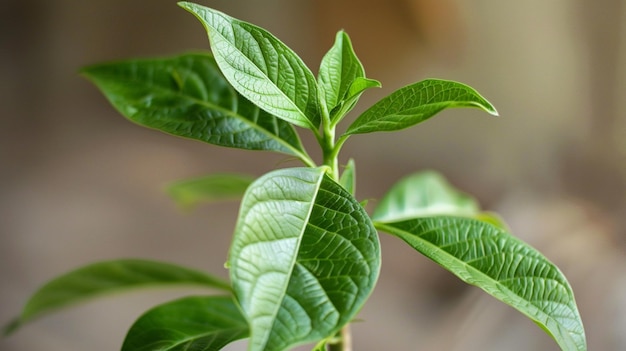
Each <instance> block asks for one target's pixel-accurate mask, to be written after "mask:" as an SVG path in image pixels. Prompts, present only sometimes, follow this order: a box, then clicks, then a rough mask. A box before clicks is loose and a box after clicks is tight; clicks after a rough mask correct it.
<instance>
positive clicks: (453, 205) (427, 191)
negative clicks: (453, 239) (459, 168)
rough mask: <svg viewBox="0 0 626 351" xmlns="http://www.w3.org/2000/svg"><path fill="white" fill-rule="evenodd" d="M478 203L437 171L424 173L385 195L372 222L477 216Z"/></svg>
mask: <svg viewBox="0 0 626 351" xmlns="http://www.w3.org/2000/svg"><path fill="white" fill-rule="evenodd" d="M479 211H480V208H479V206H478V202H477V201H476V200H475V199H474V198H472V197H471V196H469V195H467V194H465V193H462V192H460V191H458V190H456V189H455V188H454V187H452V186H451V185H450V184H449V183H448V182H447V181H446V180H445V178H444V177H443V176H441V175H440V174H439V173H437V172H434V171H422V172H417V173H414V174H411V175H409V176H406V177H404V178H403V179H401V180H400V181H398V182H397V183H395V184H394V185H393V186H392V187H391V189H390V190H389V191H388V192H387V193H386V194H385V195H384V196H383V198H382V199H381V200H380V202H379V203H378V206H376V209H375V210H374V213H373V214H372V220H374V221H378V222H395V221H400V220H404V219H409V218H417V217H427V216H434V215H454V216H468V217H475V216H478V215H479Z"/></svg>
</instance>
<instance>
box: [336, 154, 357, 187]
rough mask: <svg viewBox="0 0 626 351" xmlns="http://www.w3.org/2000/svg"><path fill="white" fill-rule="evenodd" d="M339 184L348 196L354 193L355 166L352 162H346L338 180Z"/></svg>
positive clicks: (351, 160)
mask: <svg viewBox="0 0 626 351" xmlns="http://www.w3.org/2000/svg"><path fill="white" fill-rule="evenodd" d="M339 184H341V186H342V187H343V188H344V189H346V190H347V191H348V192H349V193H350V194H352V195H354V194H355V191H356V165H355V164H354V160H353V159H350V160H348V164H347V165H346V168H345V169H344V170H343V173H342V174H341V178H339Z"/></svg>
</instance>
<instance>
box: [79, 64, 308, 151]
mask: <svg viewBox="0 0 626 351" xmlns="http://www.w3.org/2000/svg"><path fill="white" fill-rule="evenodd" d="M81 73H82V74H83V75H85V76H86V77H87V78H89V79H90V80H91V81H93V83H95V84H96V85H97V86H98V87H99V88H100V89H101V90H102V92H103V93H104V95H105V96H106V97H107V99H108V100H109V101H110V102H111V104H112V105H113V106H114V107H115V108H116V109H117V110H118V111H119V112H120V113H121V114H122V115H124V116H125V117H126V118H128V119H130V120H131V121H133V122H135V123H137V124H139V125H142V126H145V127H149V128H154V129H158V130H160V131H163V132H166V133H170V134H173V135H176V136H181V137H185V138H191V139H195V140H200V141H204V142H207V143H211V144H215V145H219V146H226V147H234V148H242V149H248V150H269V151H277V152H282V153H286V154H290V155H295V156H303V154H304V151H303V148H302V144H301V143H300V140H299V138H298V135H297V134H296V133H295V131H294V129H293V127H292V126H291V125H289V124H288V123H286V122H284V121H282V120H280V119H277V118H276V117H274V116H272V115H270V114H268V113H267V112H265V111H263V110H260V109H259V108H258V107H256V106H255V105H254V104H252V103H251V102H250V101H248V100H246V99H245V98H244V97H242V96H241V95H239V94H238V93H237V92H236V91H234V90H233V89H232V87H231V86H230V85H229V84H228V82H227V81H226V79H224V76H223V75H222V74H221V73H220V71H219V69H218V67H217V64H216V63H215V60H214V59H213V57H211V55H208V54H187V55H181V56H176V57H169V58H162V59H139V60H128V61H121V62H112V63H105V64H98V65H93V66H89V67H85V68H84V69H83V70H82V71H81Z"/></svg>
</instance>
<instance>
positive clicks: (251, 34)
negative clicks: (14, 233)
mask: <svg viewBox="0 0 626 351" xmlns="http://www.w3.org/2000/svg"><path fill="white" fill-rule="evenodd" d="M179 5H180V6H181V7H183V8H184V9H186V10H188V11H189V12H191V13H192V14H194V15H195V16H196V17H197V18H198V19H199V20H200V22H201V23H202V24H203V25H204V26H205V28H206V30H207V32H208V36H209V40H210V44H211V48H212V53H213V54H212V55H211V54H208V53H194V54H185V55H181V56H177V57H170V58H161V59H141V60H130V61H123V62H114V63H106V64H100V65H95V66H91V67H87V68H85V69H84V70H83V74H84V75H85V76H86V77H88V78H89V79H90V80H91V81H93V82H94V83H95V84H96V85H97V86H98V87H99V88H100V89H101V90H102V92H103V93H104V94H105V95H106V97H107V98H108V100H109V101H110V102H111V104H112V105H113V106H115V108H116V109H117V110H118V111H119V112H120V113H121V114H122V115H124V116H125V117H127V118H128V119H130V120H131V121H133V122H135V123H137V124H140V125H142V126H146V127H149V128H154V129H157V130H160V131H164V132H167V133H169V134H173V135H176V136H181V137H185V138H191V139H196V140H200V141H203V142H206V143H210V144H214V145H219V146H225V147H234V148H241V149H248V150H266V151H274V152H279V153H283V154H286V155H289V156H290V157H295V158H297V159H299V160H301V161H302V162H303V164H304V166H303V167H295V168H284V169H278V170H275V171H272V172H270V173H267V174H265V175H263V176H261V177H260V178H258V179H256V180H254V178H252V177H249V176H242V175H229V174H220V175H212V176H208V177H203V178H199V179H193V180H188V181H182V182H179V183H176V184H174V185H173V186H172V187H171V189H170V191H171V195H172V196H173V197H174V198H175V199H177V200H178V201H179V202H180V203H182V204H183V205H185V206H193V205H194V204H195V203H196V202H198V201H206V200H220V199H224V198H242V200H241V201H242V203H241V209H240V213H239V217H238V220H237V224H236V228H235V232H234V236H233V241H232V246H231V249H230V252H229V257H228V262H227V267H228V268H229V273H230V282H224V281H222V280H221V279H218V278H215V277H213V276H211V275H208V274H206V273H203V272H198V271H196V270H192V269H188V268H184V267H180V266H176V265H172V264H166V263H161V262H153V261H144V260H116V261H108V262H100V263H96V264H93V265H90V266H86V267H83V268H80V269H78V270H75V271H73V272H70V273H67V274H65V275H63V276H60V277H59V278H57V279H55V280H53V281H51V282H49V283H48V284H46V285H45V286H44V287H42V288H41V289H40V290H39V291H38V292H37V293H36V294H35V295H34V296H33V297H32V298H31V299H30V300H29V302H28V303H27V305H26V306H25V308H24V310H23V312H22V314H21V316H20V317H19V318H17V319H16V320H15V322H14V323H12V324H11V325H10V326H9V327H8V329H7V330H14V329H15V328H17V327H19V326H20V325H22V324H24V323H26V322H28V321H30V320H32V319H34V318H36V317H39V316H41V315H43V314H45V313H48V312H50V311H53V310H55V309H58V308H60V307H65V306H67V305H70V304H73V303H75V302H77V301H81V300H84V299H87V298H91V297H94V296H99V295H102V294H105V293H109V292H112V291H120V290H128V289H132V288H137V287H142V286H155V285H173V284H187V285H188V284H194V285H199V286H204V287H207V288H210V289H213V290H215V289H218V290H221V291H223V294H222V295H207V296H192V297H185V298H182V299H179V300H176V301H172V302H168V303H165V304H163V305H160V306H157V307H155V308H153V309H151V310H149V311H147V312H146V313H145V314H144V315H143V316H141V317H140V318H139V319H138V320H137V321H136V322H135V324H134V325H133V326H132V327H131V328H130V330H129V332H128V335H127V337H126V339H125V341H124V343H123V346H122V350H124V351H138V350H146V351H147V350H189V349H194V350H219V349H221V348H222V347H223V346H224V345H226V344H228V343H230V342H232V341H234V340H237V339H242V338H249V339H250V340H249V349H250V350H253V351H256V350H268V351H278V350H286V349H289V348H291V347H293V346H296V345H300V344H304V343H316V346H315V350H323V349H326V348H327V347H329V348H333V347H334V349H337V347H336V345H341V341H342V340H341V335H342V334H341V330H342V328H344V327H345V326H346V325H347V324H349V323H350V321H351V320H352V319H353V318H354V317H355V315H356V314H357V313H358V311H359V310H360V309H361V307H362V306H363V304H364V303H365V302H366V300H367V298H368V297H369V295H370V293H371V292H372V290H373V288H374V286H375V284H376V281H377V278H378V275H379V271H380V265H381V261H380V260H381V258H380V247H379V238H378V232H377V231H381V232H385V233H389V234H391V235H393V236H395V237H397V238H400V239H402V240H404V241H405V242H406V243H407V244H408V245H410V246H411V247H412V248H414V249H415V250H416V251H418V252H420V253H422V254H424V255H425V256H427V257H429V258H430V259H432V260H433V261H435V262H436V263H438V264H440V265H441V266H443V267H444V268H446V269H448V270H449V271H451V272H452V273H453V274H455V275H456V276H458V277H459V278H460V279H461V280H463V281H465V282H467V283H469V284H472V285H475V286H478V287H480V288H482V289H483V290H485V291H486V292H487V293H489V294H491V295H493V296H494V297H495V298H497V299H499V300H501V301H503V302H505V303H507V304H509V305H511V306H513V307H514V308H516V309H517V310H519V311H520V312H521V313H523V314H524V315H526V316H528V317H529V318H531V319H532V320H533V321H535V322H536V323H537V324H538V325H539V326H540V327H542V328H543V329H544V330H545V331H546V332H547V333H548V334H550V335H551V336H552V337H553V338H554V339H555V341H556V342H557V343H558V344H559V345H560V346H561V348H562V349H564V350H585V349H586V342H585V337H584V331H583V327H582V323H581V319H580V316H579V313H578V311H577V308H576V304H575V302H574V297H573V294H572V290H571V288H570V286H569V284H568V282H567V281H566V279H565V277H564V276H563V274H562V273H561V272H560V271H559V270H558V268H557V267H556V266H555V265H553V264H552V263H550V262H549V261H548V260H547V259H546V258H545V257H544V256H542V255H541V254H540V253H539V252H537V251H536V250H535V249H533V248H532V247H530V246H529V245H527V244H525V243H524V242H522V241H520V240H519V239H517V238H515V237H513V236H512V235H510V234H509V233H508V230H507V228H506V226H505V225H504V224H503V223H502V222H501V221H499V220H498V219H497V217H495V216H493V215H491V214H488V213H485V212H482V211H481V210H480V208H479V207H478V205H477V203H476V201H475V200H474V199H472V198H471V197H469V196H467V195H465V194H463V193H461V192H459V191H457V190H456V189H454V188H452V187H451V186H450V185H449V184H448V183H447V182H446V181H445V180H444V179H443V178H442V177H441V176H440V175H438V174H437V173H434V172H422V173H417V174H414V175H411V176H409V177H407V178H405V179H403V180H401V181H400V182H399V183H397V184H396V185H395V186H393V187H392V189H391V190H390V191H389V192H388V193H387V194H386V195H385V196H384V198H383V199H381V201H380V202H379V204H378V206H377V207H376V209H375V210H374V212H373V214H372V215H371V216H370V215H369V214H368V213H367V212H366V211H365V209H364V207H363V206H362V204H361V203H359V201H357V200H356V199H355V197H354V192H355V191H354V190H355V189H354V187H355V163H354V162H353V161H352V160H350V161H349V162H348V163H347V165H346V166H345V167H342V168H340V167H339V164H338V155H339V151H340V149H341V146H342V145H343V144H344V142H345V141H346V140H347V139H348V138H349V137H350V136H352V135H355V134H363V133H371V132H379V131H395V130H400V129H404V128H407V127H410V126H413V125H416V124H418V123H420V122H423V121H425V120H427V119H428V118H430V117H432V116H434V115H435V114H436V113H438V112H439V111H441V110H443V109H446V108H451V107H474V108H479V109H482V110H484V111H486V112H488V113H490V114H493V115H497V113H496V111H495V109H494V108H493V107H492V106H491V104H490V103H489V102H488V101H487V100H485V99H484V98H483V97H481V96H480V95H479V94H478V93H477V92H476V91H475V90H474V89H472V88H470V87H468V86H466V85H463V84H461V83H457V82H452V81H444V80H434V79H431V80H425V81H422V82H418V83H415V84H412V85H409V86H406V87H404V88H401V89H399V90H397V91H395V92H394V93H392V94H391V95H389V96H387V97H386V98H384V99H382V100H380V101H379V102H377V103H376V104H374V105H373V106H372V107H370V108H369V109H367V110H366V111H365V112H364V113H362V114H361V115H359V116H358V117H357V118H356V119H355V120H354V121H353V122H352V123H351V124H350V125H349V126H348V127H347V129H346V131H345V132H344V133H343V134H342V135H340V136H338V137H337V138H336V136H335V131H336V126H337V125H338V123H339V122H341V121H342V120H343V118H344V116H346V114H347V113H348V112H350V110H351V109H352V108H353V107H354V105H355V104H356V102H357V100H358V99H359V97H360V95H361V94H362V93H363V92H364V91H365V90H367V89H369V88H372V87H378V86H380V83H379V82H377V81H375V80H372V79H369V78H366V76H365V71H364V69H363V66H362V65H361V63H360V62H359V60H358V58H357V57H356V55H355V53H354V51H353V48H352V46H351V43H350V39H349V37H348V35H347V34H346V33H344V32H339V33H338V34H337V36H336V41H335V43H334V45H333V46H332V48H331V49H330V50H329V51H328V53H327V54H326V55H325V56H324V58H323V60H322V63H321V66H320V68H319V73H318V76H317V78H316V77H315V76H314V75H313V74H312V73H311V71H310V70H309V68H308V67H307V66H306V65H305V64H304V63H303V61H302V60H301V59H300V58H299V57H298V56H297V55H296V54H295V53H294V52H293V51H292V50H291V49H289V48H288V47H287V46H286V45H284V44H283V43H282V42H281V41H279V40H278V39H276V38H275V37H274V36H273V35H272V34H270V33H268V32H267V31H265V30H264V29H262V28H259V27H257V26H254V25H252V24H249V23H246V22H243V21H239V20H237V19H234V18H232V17H229V16H227V15H225V14H223V13H221V12H218V11H215V10H212V9H209V8H206V7H203V6H200V5H196V4H192V3H187V2H183V3H180V4H179ZM294 126H296V127H300V128H302V129H304V130H309V131H310V132H311V133H313V135H314V136H315V138H316V139H317V141H318V142H319V145H320V148H321V150H322V155H323V163H322V164H321V165H319V166H318V165H317V164H316V163H315V161H314V160H313V159H312V158H311V157H310V156H309V154H308V153H307V151H306V150H305V148H304V147H303V145H302V143H301V142H300V138H299V135H298V133H297V132H296V128H294ZM339 349H341V348H339Z"/></svg>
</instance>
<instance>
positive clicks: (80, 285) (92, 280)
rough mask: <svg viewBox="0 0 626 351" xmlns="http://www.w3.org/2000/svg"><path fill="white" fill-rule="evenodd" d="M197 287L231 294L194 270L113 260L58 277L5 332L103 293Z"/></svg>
mask: <svg viewBox="0 0 626 351" xmlns="http://www.w3.org/2000/svg"><path fill="white" fill-rule="evenodd" d="M172 285H197V286H204V287H207V288H216V289H221V290H226V291H230V285H229V284H228V283H227V282H224V281H222V280H221V279H219V278H216V277H212V276H210V275H207V274H205V273H203V272H200V271H196V270H193V269H189V268H185V267H181V266H177V265H173V264H169V263H164V262H156V261H147V260H132V259H129V260H114V261H104V262H98V263H94V264H91V265H88V266H84V267H82V268H78V269H76V270H74V271H71V272H69V273H66V274H64V275H61V276H59V277H57V278H55V279H54V280H51V281H50V282H48V283H47V284H45V285H44V286H43V287H41V288H40V289H39V290H38V291H37V292H35V294H34V295H33V296H32V297H31V298H30V300H28V302H27V303H26V306H25V307H24V309H23V310H22V314H21V315H20V317H19V318H18V319H17V320H16V322H14V323H13V324H12V326H11V327H10V328H9V329H10V330H7V332H11V331H12V330H14V329H16V328H17V327H19V326H21V325H22V324H24V323H26V322H28V321H30V320H32V319H35V318H37V317H39V316H41V315H44V314H46V313H49V312H52V311H54V310H57V309H59V308H61V307H67V306H69V305H73V304H76V303H78V302H82V301H84V300H87V299H90V298H94V297H97V296H102V295H105V294H109V293H113V292H120V291H125V290H131V289H136V288H141V287H151V286H172Z"/></svg>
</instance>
